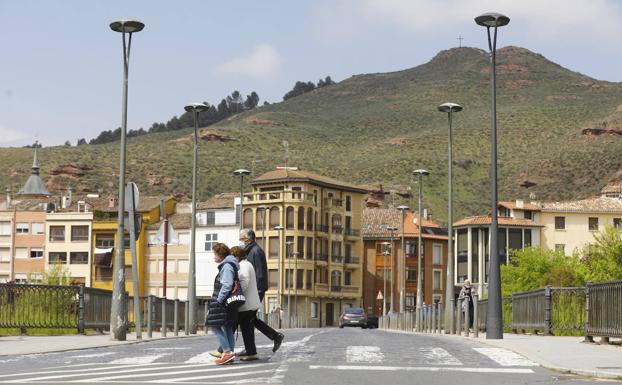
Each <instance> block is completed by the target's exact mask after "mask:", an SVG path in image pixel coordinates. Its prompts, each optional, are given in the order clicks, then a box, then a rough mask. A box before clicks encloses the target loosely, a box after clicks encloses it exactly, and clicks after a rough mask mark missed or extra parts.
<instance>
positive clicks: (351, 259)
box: [344, 255, 360, 265]
mask: <svg viewBox="0 0 622 385" xmlns="http://www.w3.org/2000/svg"><path fill="white" fill-rule="evenodd" d="M344 259H345V263H349V264H355V265H358V263H359V262H360V258H359V257H353V256H351V255H346V256H345V258H344Z"/></svg>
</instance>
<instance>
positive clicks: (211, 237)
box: [205, 233, 218, 251]
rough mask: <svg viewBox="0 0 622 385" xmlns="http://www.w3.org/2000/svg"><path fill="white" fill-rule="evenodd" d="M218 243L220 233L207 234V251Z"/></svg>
mask: <svg viewBox="0 0 622 385" xmlns="http://www.w3.org/2000/svg"><path fill="white" fill-rule="evenodd" d="M216 243H218V234H216V233H214V234H205V251H212V248H213V247H214V245H216Z"/></svg>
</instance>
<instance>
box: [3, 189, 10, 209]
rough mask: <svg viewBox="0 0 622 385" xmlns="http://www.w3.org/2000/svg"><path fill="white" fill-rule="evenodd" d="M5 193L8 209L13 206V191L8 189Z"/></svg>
mask: <svg viewBox="0 0 622 385" xmlns="http://www.w3.org/2000/svg"><path fill="white" fill-rule="evenodd" d="M4 191H5V192H6V208H7V209H8V208H9V206H11V189H10V188H8V187H7V188H6V189H5V190H4Z"/></svg>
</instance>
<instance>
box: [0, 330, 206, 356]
mask: <svg viewBox="0 0 622 385" xmlns="http://www.w3.org/2000/svg"><path fill="white" fill-rule="evenodd" d="M207 335H208V334H203V335H189V336H186V335H184V336H176V337H175V336H172V337H158V338H148V339H142V340H132V341H110V342H109V343H106V344H101V345H94V346H81V347H71V348H60V349H51V350H45V351H37V352H31V353H0V357H11V356H23V355H29V354H47V353H63V352H71V351H77V350H87V349H101V348H109V347H111V346H123V345H134V344H141V343H146V342H155V341H162V340H170V339H181V338H198V337H205V336H207ZM87 338H88V336H87ZM0 343H1V341H0Z"/></svg>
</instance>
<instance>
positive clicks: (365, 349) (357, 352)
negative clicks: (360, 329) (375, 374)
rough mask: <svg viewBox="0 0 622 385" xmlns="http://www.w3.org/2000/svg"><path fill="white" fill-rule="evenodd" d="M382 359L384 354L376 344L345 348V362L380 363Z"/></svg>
mask: <svg viewBox="0 0 622 385" xmlns="http://www.w3.org/2000/svg"><path fill="white" fill-rule="evenodd" d="M383 360H384V354H382V352H381V351H380V348H379V347H378V346H348V348H347V349H346V362H367V363H380V362H382V361H383Z"/></svg>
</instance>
